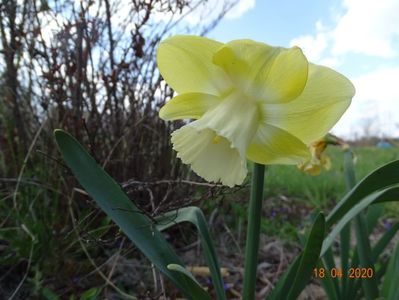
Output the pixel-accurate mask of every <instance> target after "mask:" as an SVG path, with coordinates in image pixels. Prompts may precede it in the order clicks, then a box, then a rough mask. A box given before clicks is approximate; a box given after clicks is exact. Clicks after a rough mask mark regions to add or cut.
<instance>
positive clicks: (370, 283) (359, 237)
mask: <svg viewBox="0 0 399 300" xmlns="http://www.w3.org/2000/svg"><path fill="white" fill-rule="evenodd" d="M344 170H345V181H346V186H347V189H348V190H351V189H352V188H353V187H354V186H355V185H356V176H355V167H354V165H353V153H352V152H351V151H350V150H346V151H345V153H344ZM355 234H356V242H357V245H356V246H357V252H358V255H359V262H360V264H359V266H360V267H364V268H373V271H374V263H373V259H372V255H371V246H370V241H369V238H368V236H369V232H368V230H367V222H366V216H365V214H364V213H360V214H359V215H357V216H356V217H355ZM362 284H363V290H364V295H365V297H366V299H367V300H372V299H375V298H377V297H378V285H377V282H376V280H375V278H370V279H363V280H362Z"/></svg>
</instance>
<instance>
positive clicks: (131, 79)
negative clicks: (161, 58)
mask: <svg viewBox="0 0 399 300" xmlns="http://www.w3.org/2000/svg"><path fill="white" fill-rule="evenodd" d="M205 2H207V1H204V0H198V1H184V0H173V1H170V0H168V1H165V0H147V1H143V0H139V1H136V0H133V1H128V0H123V1H112V0H101V1H74V0H56V1H51V2H47V1H43V0H41V1H27V0H26V1H7V0H3V1H2V2H1V4H0V20H1V21H0V29H1V32H0V34H1V50H0V52H1V55H2V57H3V59H4V60H3V63H1V64H0V65H1V69H0V72H1V73H0V74H1V76H2V77H1V91H0V97H1V98H2V101H1V103H2V104H1V106H0V132H1V134H0V137H1V140H0V151H1V154H2V155H1V156H0V157H1V159H2V161H1V164H0V170H1V173H2V174H3V177H7V178H15V177H17V176H18V174H19V172H20V170H21V167H22V165H23V161H24V158H25V157H26V156H27V154H28V153H29V147H30V146H31V145H32V142H33V141H34V138H35V136H36V135H37V138H38V140H37V141H35V146H34V149H31V153H29V159H28V161H27V163H28V164H29V165H32V161H33V160H34V159H35V158H36V157H37V156H40V155H41V156H46V157H47V163H48V164H51V162H50V161H49V160H48V159H49V158H50V157H54V156H55V155H56V154H55V153H56V151H55V147H54V143H53V137H52V130H53V129H54V128H62V129H65V130H67V131H69V132H70V133H72V134H73V135H74V136H75V137H76V138H77V139H78V140H80V141H82V142H83V143H85V144H86V145H88V146H89V147H90V151H91V154H92V155H93V156H94V157H95V158H96V159H97V160H98V162H100V163H101V164H102V165H103V166H104V167H105V168H106V169H107V170H108V171H109V172H110V173H111V174H112V175H114V176H115V177H116V179H117V180H119V181H125V180H128V179H136V180H140V181H149V180H157V179H176V178H178V177H180V176H181V175H182V167H181V165H180V164H179V162H178V160H175V159H174V157H173V152H172V151H171V147H170V143H169V135H170V132H171V130H172V129H173V128H171V127H173V126H175V125H176V124H172V125H171V124H167V123H165V122H164V121H162V120H160V119H159V117H158V110H159V108H160V107H161V106H162V105H163V103H164V102H165V101H166V100H167V99H169V98H170V97H171V96H172V93H173V92H172V91H171V89H170V88H169V87H168V86H166V85H165V84H164V82H162V78H161V76H160V75H159V73H158V71H157V68H156V63H155V53H156V48H157V45H158V43H159V41H160V40H162V39H164V38H165V37H167V36H169V35H171V34H172V33H173V32H176V31H179V32H185V31H186V32H188V31H191V32H192V31H194V33H196V34H201V33H204V32H206V31H207V30H209V29H210V28H212V27H213V26H214V25H215V24H216V22H217V21H218V20H219V19H220V18H221V17H222V16H223V14H224V13H225V12H226V10H227V9H228V7H229V5H231V3H230V2H226V5H225V10H223V11H222V12H221V14H220V15H219V16H217V17H216V18H215V19H212V20H206V19H204V25H203V26H201V27H199V28H194V29H193V28H183V27H182V26H183V25H182V24H184V22H181V20H182V18H184V16H186V15H188V14H190V13H192V12H193V11H195V10H196V9H198V8H202V7H203V4H204V3H205ZM32 150H33V151H32ZM37 150H40V152H39V153H37ZM42 159H44V158H43V157H42ZM183 173H184V172H183Z"/></svg>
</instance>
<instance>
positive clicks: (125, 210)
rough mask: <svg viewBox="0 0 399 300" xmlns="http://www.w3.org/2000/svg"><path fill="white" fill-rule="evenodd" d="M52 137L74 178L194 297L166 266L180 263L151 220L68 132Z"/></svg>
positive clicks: (189, 296)
mask: <svg viewBox="0 0 399 300" xmlns="http://www.w3.org/2000/svg"><path fill="white" fill-rule="evenodd" d="M54 135H55V139H56V142H57V145H58V148H59V150H60V152H61V154H62V157H63V158H64V160H65V162H66V164H67V165H68V167H69V168H70V169H71V171H72V173H73V174H74V175H75V177H76V179H77V180H78V181H79V183H80V184H81V185H82V187H83V188H84V189H85V190H86V191H87V193H88V194H89V195H90V196H91V197H93V199H94V200H95V201H96V202H97V204H98V205H99V206H100V207H101V209H102V210H103V211H104V212H105V213H106V214H107V215H108V216H109V217H110V218H111V219H112V220H113V221H114V222H115V223H116V224H117V225H118V226H119V227H120V228H121V229H122V230H123V232H124V233H125V234H126V235H127V236H128V237H129V238H130V239H131V240H132V241H133V243H134V244H135V245H136V246H137V248H138V249H140V251H141V252H142V253H143V254H144V255H146V256H147V258H148V259H149V260H150V261H151V262H152V263H153V264H154V265H155V266H156V267H157V268H158V269H159V270H161V271H162V273H164V274H165V275H166V276H167V277H168V278H169V279H170V280H171V281H173V283H174V284H175V285H176V286H177V287H178V288H179V289H180V290H181V291H182V292H183V293H184V294H185V295H186V297H188V298H190V299H201V298H200V297H196V295H195V293H193V291H192V289H191V286H188V285H187V284H184V283H185V278H184V277H183V275H182V274H180V273H178V272H174V271H171V270H169V269H168V268H167V266H168V265H170V264H178V265H182V263H181V261H180V259H179V257H178V256H177V255H176V253H175V252H174V251H173V249H172V248H171V246H170V245H169V244H168V243H167V242H166V240H165V238H164V237H163V236H162V234H161V233H160V232H159V231H158V230H156V229H155V228H153V226H152V221H151V220H150V219H149V218H148V217H147V216H146V215H144V214H143V213H140V212H139V209H138V208H137V207H136V205H135V204H134V203H133V202H132V201H131V200H130V199H129V198H128V197H127V195H126V194H125V193H124V192H123V191H122V189H121V188H120V186H119V185H118V184H117V183H116V182H115V181H114V180H113V179H112V178H111V177H110V176H109V175H108V174H107V173H106V172H105V171H104V170H103V169H102V168H101V167H100V166H99V165H98V164H97V163H96V162H95V160H94V159H93V158H92V157H91V156H90V155H89V154H88V153H87V151H86V150H85V149H84V148H83V147H82V146H81V145H80V144H79V142H78V141H76V140H75V139H74V138H73V137H72V136H71V135H69V134H68V133H66V132H64V131H62V130H55V132H54Z"/></svg>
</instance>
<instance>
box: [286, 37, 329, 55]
mask: <svg viewBox="0 0 399 300" xmlns="http://www.w3.org/2000/svg"><path fill="white" fill-rule="evenodd" d="M290 46H299V47H301V48H302V50H303V52H304V53H305V55H306V57H307V58H308V59H309V60H311V61H318V60H320V58H321V56H322V54H323V52H324V51H325V50H326V48H327V35H326V34H325V33H317V34H316V36H312V35H309V34H308V35H302V36H299V37H297V38H294V39H293V40H292V41H291V42H290Z"/></svg>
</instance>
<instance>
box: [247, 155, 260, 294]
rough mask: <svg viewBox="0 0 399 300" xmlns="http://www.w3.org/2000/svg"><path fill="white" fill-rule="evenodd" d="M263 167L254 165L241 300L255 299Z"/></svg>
mask: <svg viewBox="0 0 399 300" xmlns="http://www.w3.org/2000/svg"><path fill="white" fill-rule="evenodd" d="M264 177H265V166H264V165H260V164H257V163H255V164H254V169H253V174H252V184H251V197H250V200H249V209H248V227H247V242H246V247H245V270H244V291H243V300H253V299H255V287H256V271H257V265H258V252H259V238H260V221H261V214H262V200H263V184H264Z"/></svg>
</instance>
